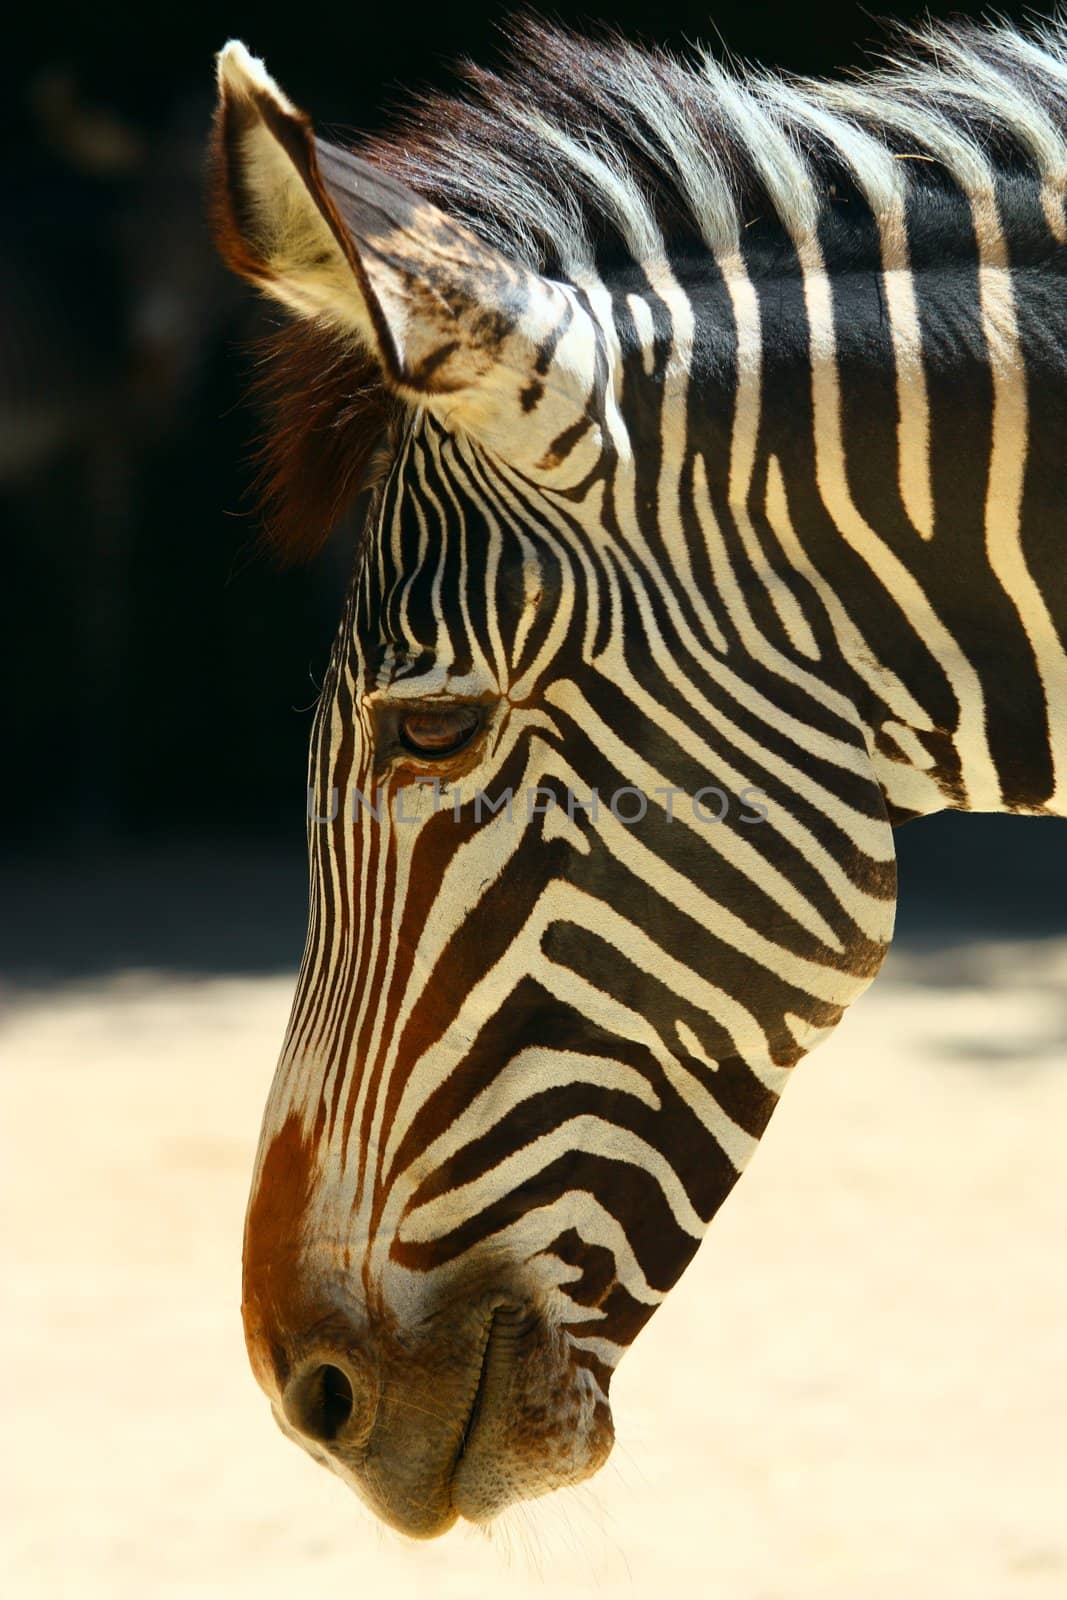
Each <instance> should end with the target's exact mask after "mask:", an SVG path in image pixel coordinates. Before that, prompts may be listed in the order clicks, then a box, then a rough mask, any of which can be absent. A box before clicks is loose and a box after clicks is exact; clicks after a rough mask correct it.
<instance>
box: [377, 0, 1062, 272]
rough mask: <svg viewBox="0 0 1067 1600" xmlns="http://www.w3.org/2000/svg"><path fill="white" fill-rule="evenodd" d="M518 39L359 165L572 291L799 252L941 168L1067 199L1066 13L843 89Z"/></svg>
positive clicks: (928, 36) (951, 33) (705, 55)
mask: <svg viewBox="0 0 1067 1600" xmlns="http://www.w3.org/2000/svg"><path fill="white" fill-rule="evenodd" d="M510 31H511V32H512V35H513V37H515V39H516V46H515V50H514V53H513V55H512V57H511V60H510V64H509V65H508V67H507V68H506V69H505V70H504V71H503V72H499V73H498V72H493V71H488V70H486V69H484V68H480V67H477V66H474V65H470V64H466V65H464V66H463V67H462V68H461V72H462V75H463V77H464V79H465V80H466V83H467V86H468V90H469V92H468V94H467V95H466V96H465V97H462V98H461V97H458V96H447V95H432V96H429V97H427V98H425V99H423V100H421V101H420V102H419V103H418V105H416V106H415V108H414V109H413V110H412V111H411V112H409V114H408V117H407V120H406V124H405V126H404V127H403V128H402V130H401V132H400V133H399V134H398V135H392V136H389V137H386V138H384V139H378V140H373V141H369V142H363V143H362V145H361V153H362V154H364V155H365V156H366V157H367V158H368V159H369V160H372V161H376V162H378V163H380V164H382V165H383V166H385V167H387V168H388V169H389V171H390V172H392V173H393V174H394V175H395V176H396V177H398V178H400V179H402V180H403V181H404V182H406V183H408V184H409V185H410V186H411V187H412V188H414V189H416V190H417V191H419V192H420V193H422V194H424V195H425V196H426V197H427V198H428V199H431V200H433V201H434V202H435V203H436V204H438V205H440V206H441V207H442V209H444V210H447V211H450V212H451V213H452V214H453V215H455V216H459V217H462V218H463V219H464V220H465V221H467V222H468V223H469V224H470V225H471V226H472V227H473V228H474V229H475V230H476V231H477V232H478V233H480V234H481V236H482V237H483V238H484V239H486V240H487V241H488V242H489V243H491V244H493V245H495V246H496V247H497V248H499V249H501V250H502V251H504V252H505V253H506V254H509V255H511V256H512V257H515V258H517V259H519V260H521V261H522V262H523V263H524V264H526V265H528V266H531V267H533V268H535V269H536V270H538V271H542V272H550V273H556V274H559V275H562V276H564V277H567V278H572V279H576V280H577V279H580V278H581V277H582V276H583V275H584V274H586V273H589V272H591V271H594V270H596V268H597V267H598V266H600V267H602V266H603V264H604V260H605V257H606V256H607V257H610V256H612V255H614V254H616V253H617V252H619V251H620V250H621V252H623V253H624V254H625V255H628V256H629V257H630V258H631V259H633V260H635V261H637V262H650V261H655V260H656V259H657V257H660V256H662V254H663V251H664V246H665V243H666V244H670V245H677V244H679V243H681V242H684V240H685V238H686V236H694V238H695V240H696V241H700V242H703V244H705V245H707V246H710V247H711V248H712V249H714V250H716V251H726V252H728V251H730V250H731V249H733V248H736V245H737V243H738V240H739V237H740V234H741V231H742V229H743V228H744V227H745V226H746V224H749V223H750V222H751V221H753V220H754V219H755V218H757V217H769V218H770V219H771V220H773V221H777V222H778V223H779V224H780V225H781V226H783V227H784V228H785V229H786V230H787V231H788V232H789V233H790V234H792V235H793V236H794V237H803V236H804V235H805V234H807V233H808V232H810V230H811V229H812V228H813V227H814V226H815V225H816V223H817V221H818V218H819V215H820V213H821V211H822V209H823V208H824V206H825V205H826V203H827V201H828V199H829V198H830V196H831V195H832V193H833V191H834V189H835V187H836V186H838V185H840V184H841V183H842V181H843V182H844V183H845V184H851V185H854V186H855V187H856V188H857V189H858V190H859V191H860V193H861V194H862V195H863V196H864V198H865V199H866V200H867V201H868V203H869V204H870V205H871V206H872V208H873V209H875V210H881V209H883V208H884V207H886V206H887V205H889V204H890V203H892V201H893V200H894V199H895V198H897V197H898V196H899V194H900V193H901V190H902V187H903V185H904V184H905V183H906V182H908V181H912V182H915V181H924V182H927V183H929V182H930V181H937V176H936V175H933V174H931V173H930V170H929V167H930V165H933V166H934V167H935V168H939V169H940V177H941V181H944V179H945V177H947V179H948V180H949V181H950V182H951V183H953V184H956V185H958V186H960V187H961V188H962V189H963V190H964V191H965V192H968V193H973V192H975V191H976V190H977V191H980V190H981V189H982V188H983V187H985V186H986V185H987V184H988V181H989V180H988V174H989V168H990V165H992V166H994V167H996V166H997V165H998V164H1001V163H1005V164H1006V163H1012V162H1015V163H1018V162H1019V161H1020V160H1021V161H1023V162H1026V163H1027V164H1029V165H1030V166H1031V167H1032V168H1034V169H1036V171H1037V172H1038V173H1039V175H1040V176H1041V177H1042V179H1043V180H1045V181H1047V182H1051V183H1053V184H1056V185H1064V184H1065V183H1067V137H1065V131H1064V130H1065V127H1067V16H1065V15H1064V14H1063V13H1057V15H1056V16H1055V17H1053V18H1051V19H1050V20H1048V21H1047V22H1046V23H1044V24H1043V25H1041V26H1040V27H1035V28H1034V29H1033V30H1032V31H1031V32H1030V33H1028V34H1020V33H1019V32H1018V31H1016V30H1015V29H1014V28H1012V27H1010V26H1007V25H1003V24H1000V25H993V26H989V25H986V26H983V25H980V24H975V23H957V24H932V25H930V26H929V27H926V28H917V29H909V28H899V29H896V30H894V42H895V48H894V49H893V50H892V51H891V52H889V53H888V54H887V55H886V56H885V57H884V58H883V60H882V63H881V65H879V66H878V67H876V68H875V69H874V70H871V71H867V72H862V73H857V74H854V75H853V76H852V77H851V78H849V79H845V80H842V81H839V82H832V81H816V80H812V79H806V78H795V77H790V76H788V75H786V74H783V73H778V72H768V71H766V70H763V69H761V68H756V67H731V68H725V67H723V66H722V65H720V64H719V63H718V62H717V61H716V60H715V59H714V58H713V57H712V55H711V54H710V53H709V52H706V51H705V52H701V53H698V54H697V55H696V56H695V57H694V58H693V59H692V60H690V61H680V60H678V59H677V58H675V57H674V56H672V55H670V54H668V53H667V52H665V51H661V50H657V49H649V48H646V47H641V46H638V45H634V44H632V43H629V42H627V41H626V40H623V39H621V38H618V37H611V38H609V39H608V40H607V41H606V42H596V41H592V40H590V39H587V38H582V37H581V36H578V35H576V34H574V33H571V32H568V31H566V30H562V29H560V28H557V27H554V26H550V25H548V24H546V23H544V22H542V21H540V20H538V19H535V18H530V17H527V18H523V19H521V20H519V21H518V22H517V23H516V24H514V25H513V26H512V28H511V30H510ZM908 156H913V157H918V158H919V161H921V162H922V164H923V166H924V167H925V168H926V170H925V171H924V172H922V175H921V179H918V178H916V176H915V173H916V169H917V167H918V166H919V162H915V161H912V162H909V161H906V160H905V161H901V160H900V159H898V158H900V157H908ZM908 169H910V172H909V174H908V176H907V177H905V175H904V174H905V172H906V171H907V170H908Z"/></svg>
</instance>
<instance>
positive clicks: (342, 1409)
mask: <svg viewBox="0 0 1067 1600" xmlns="http://www.w3.org/2000/svg"><path fill="white" fill-rule="evenodd" d="M283 1405H284V1410H285V1414H286V1417H287V1418H288V1420H289V1421H290V1423H291V1424H292V1425H293V1427H294V1428H298V1429H299V1430H300V1432H301V1433H302V1434H304V1435H305V1436H306V1437H307V1438H309V1439H314V1440H316V1441H317V1442H318V1443H320V1444H329V1443H331V1442H332V1441H333V1440H335V1439H337V1438H338V1437H339V1436H340V1435H341V1434H342V1433H344V1432H345V1431H346V1429H347V1426H348V1424H349V1422H350V1421H351V1419H352V1415H353V1412H354V1411H355V1410H356V1392H355V1389H354V1387H353V1377H352V1374H351V1373H350V1372H349V1371H347V1370H346V1369H345V1368H344V1367H340V1366H338V1365H336V1363H335V1362H332V1361H324V1362H322V1363H320V1364H319V1365H317V1366H314V1367H312V1368H311V1369H310V1371H306V1372H304V1373H302V1374H300V1375H299V1376H298V1377H296V1378H295V1379H294V1380H293V1382H292V1383H291V1384H290V1385H289V1387H288V1389H287V1390H286V1392H285V1398H284V1402H283Z"/></svg>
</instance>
